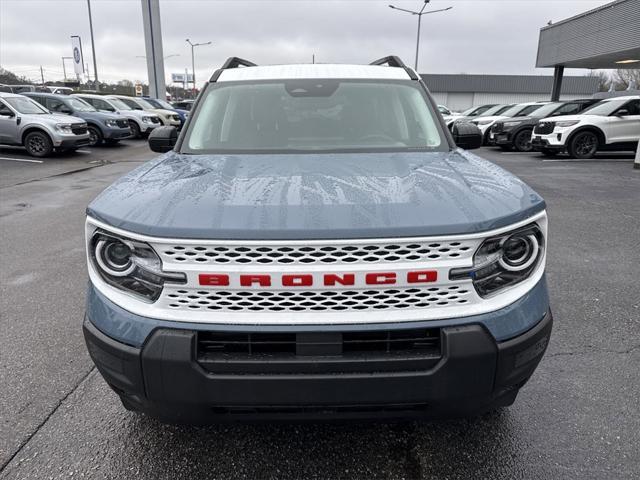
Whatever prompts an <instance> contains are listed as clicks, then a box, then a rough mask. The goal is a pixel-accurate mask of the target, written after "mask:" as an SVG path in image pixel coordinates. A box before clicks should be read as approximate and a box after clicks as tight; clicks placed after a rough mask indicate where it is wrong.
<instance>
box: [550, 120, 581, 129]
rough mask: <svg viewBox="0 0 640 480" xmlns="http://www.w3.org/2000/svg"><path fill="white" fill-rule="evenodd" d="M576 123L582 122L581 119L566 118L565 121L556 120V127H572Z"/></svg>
mask: <svg viewBox="0 0 640 480" xmlns="http://www.w3.org/2000/svg"><path fill="white" fill-rule="evenodd" d="M576 123H580V120H565V121H564V122H556V127H571V126H573V125H575V124H576Z"/></svg>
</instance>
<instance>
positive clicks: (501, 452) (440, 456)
mask: <svg viewBox="0 0 640 480" xmlns="http://www.w3.org/2000/svg"><path fill="white" fill-rule="evenodd" d="M476 152H477V153H478V154H479V155H481V156H484V157H485V158H488V159H490V160H493V161H495V162H496V163H498V164H500V165H501V166H503V167H505V168H507V169H508V170H510V171H512V172H513V173H515V174H517V175H519V176H520V177H521V178H523V179H524V180H525V181H527V182H528V183H529V184H530V185H532V186H533V187H534V188H535V189H536V190H537V191H538V192H539V193H541V194H542V195H543V196H544V197H545V199H546V200H547V203H548V211H549V219H550V228H551V235H550V245H549V258H548V267H547V271H548V278H549V287H550V293H551V301H552V308H553V310H554V316H555V321H556V323H555V326H554V333H553V335H552V340H551V344H550V346H549V350H548V351H547V354H546V356H545V358H544V359H543V360H542V363H541V365H540V367H539V368H538V370H537V372H536V374H535V375H534V377H533V378H532V380H531V381H530V383H529V384H528V385H527V386H525V387H524V389H523V390H522V392H521V393H520V395H519V397H518V399H517V400H516V403H515V404H514V405H513V406H512V407H510V408H509V409H507V410H503V411H499V412H495V413H490V414H487V415H484V416H482V417H480V418H474V419H465V420H451V421H442V422H431V423H404V424H381V423H367V424H357V423H353V424H340V425H334V424H299V425H269V424H261V425H224V426H213V427H206V428H194V427H177V426H167V425H162V424H159V423H157V422H155V421H153V420H151V419H148V418H146V417H143V416H137V415H135V414H133V413H130V412H127V411H125V410H124V409H123V408H122V407H121V405H120V403H119V401H118V399H117V397H116V395H115V394H114V393H112V392H111V391H110V390H109V389H108V388H107V386H106V384H105V383H104V381H103V380H102V378H101V377H100V375H99V374H98V373H97V372H96V370H95V369H94V368H93V365H92V363H91V361H90V359H89V357H88V354H87V352H86V349H85V345H84V341H83V338H82V332H81V322H82V316H83V309H84V290H85V286H86V282H87V275H86V271H85V260H84V251H83V223H84V208H85V206H86V205H87V203H88V202H89V201H90V200H91V199H92V198H93V197H94V196H95V195H96V194H97V193H98V192H100V191H101V190H102V189H103V188H105V187H106V186H107V185H108V184H109V183H111V182H112V181H113V180H115V179H116V178H117V177H119V176H120V175H122V174H124V173H125V172H127V171H129V170H130V169H132V168H134V167H135V166H137V165H139V164H140V162H142V161H144V160H146V159H149V158H152V157H153V156H154V155H155V154H153V153H152V152H151V151H149V150H148V148H147V147H146V144H145V142H142V141H127V142H123V145H122V146H119V147H115V148H103V149H94V151H92V152H89V153H87V152H86V151H81V152H78V153H76V154H72V155H66V156H57V157H54V158H53V159H46V160H44V161H43V162H42V163H37V162H30V161H26V162H24V161H20V160H31V159H30V158H29V157H27V156H26V155H25V154H24V153H22V152H21V151H19V150H9V149H2V150H0V157H2V158H0V266H1V278H0V280H1V281H0V338H1V339H2V344H1V347H0V385H1V387H0V389H1V390H2V394H1V395H0V422H1V423H0V425H1V426H0V478H2V479H27V478H29V479H31V478H33V479H41V478H47V479H48V478H70V477H73V478H76V477H80V478H114V479H131V478H148V479H164V478H166V479H179V478H185V479H192V478H202V479H205V478H220V479H235V478H363V479H374V478H388V479H396V478H398V479H400V478H425V479H426V478H447V479H470V478H473V479H481V478H482V479H484V478H487V479H489V478H492V479H493V478H504V479H516V478H517V479H529V478H531V479H533V478H535V479H538V478H562V479H565V478H580V479H602V478H611V479H614V478H615V479H627V478H628V479H632V478H639V477H640V448H639V445H640V401H639V398H640V335H639V332H640V294H639V293H638V281H637V270H638V267H639V266H640V171H638V170H633V168H632V163H633V156H632V155H629V154H627V155H624V154H620V155H609V156H607V157H606V158H605V157H604V156H600V157H598V158H596V159H594V160H590V161H569V160H568V159H566V158H563V157H561V156H560V157H557V158H553V159H549V160H545V161H543V160H542V159H541V157H539V156H538V155H537V154H512V153H503V152H500V151H497V150H493V149H487V148H483V149H481V150H478V151H476ZM3 158H4V159H3ZM6 158H11V160H7V159H6Z"/></svg>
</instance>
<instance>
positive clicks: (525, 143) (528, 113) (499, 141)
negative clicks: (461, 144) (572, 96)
mask: <svg viewBox="0 0 640 480" xmlns="http://www.w3.org/2000/svg"><path fill="white" fill-rule="evenodd" d="M558 117H561V118H558ZM445 120H446V122H447V126H448V127H449V129H452V128H453V126H454V124H460V123H465V122H469V123H473V124H474V125H476V126H477V127H478V128H479V129H480V131H481V132H482V135H483V138H484V144H485V145H495V146H497V147H499V148H501V149H503V150H512V149H515V150H516V151H518V152H530V151H538V152H541V153H542V154H543V155H545V156H552V155H556V154H558V153H563V152H566V153H568V154H569V156H570V157H572V158H583V159H586V158H592V157H593V156H594V155H595V154H596V153H597V152H599V151H603V150H610V151H611V150H617V151H634V150H635V149H636V148H637V147H638V142H639V141H640V96H638V95H631V96H625V97H613V98H607V99H579V100H570V101H564V102H527V103H520V104H515V105H482V106H479V107H474V108H472V109H469V110H467V111H466V112H463V113H462V114H461V115H456V116H450V117H445Z"/></svg>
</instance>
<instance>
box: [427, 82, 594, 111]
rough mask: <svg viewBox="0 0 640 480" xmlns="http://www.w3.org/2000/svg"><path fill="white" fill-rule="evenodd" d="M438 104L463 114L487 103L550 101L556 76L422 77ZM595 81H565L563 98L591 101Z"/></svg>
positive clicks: (563, 83)
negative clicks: (464, 111) (469, 109)
mask: <svg viewBox="0 0 640 480" xmlns="http://www.w3.org/2000/svg"><path fill="white" fill-rule="evenodd" d="M420 76H421V77H422V79H423V80H424V82H425V84H426V85H427V87H428V88H429V91H430V92H431V94H432V95H433V98H434V99H435V100H436V102H437V103H439V104H441V105H446V106H447V107H449V108H450V109H452V110H456V111H462V110H466V109H467V108H470V107H472V106H474V105H483V104H487V103H521V102H533V101H538V100H549V98H550V95H551V90H552V87H553V76H550V75H549V76H541V75H448V74H443V75H439V74H425V75H420ZM598 83H599V80H598V78H596V77H585V76H582V77H565V78H564V81H563V82H562V92H561V96H560V98H561V99H563V100H572V99H575V98H590V97H591V96H592V95H593V94H594V93H596V92H597V91H598Z"/></svg>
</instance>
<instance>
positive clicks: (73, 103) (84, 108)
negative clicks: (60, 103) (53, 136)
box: [65, 98, 96, 112]
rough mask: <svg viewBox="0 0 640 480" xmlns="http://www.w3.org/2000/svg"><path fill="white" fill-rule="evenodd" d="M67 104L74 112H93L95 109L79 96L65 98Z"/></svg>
mask: <svg viewBox="0 0 640 480" xmlns="http://www.w3.org/2000/svg"><path fill="white" fill-rule="evenodd" d="M65 101H66V103H67V105H69V106H70V107H71V108H72V109H73V110H75V111H76V112H95V111H96V109H95V108H93V107H92V106H91V105H89V104H88V103H87V102H85V101H84V100H82V99H80V98H67V99H65Z"/></svg>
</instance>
